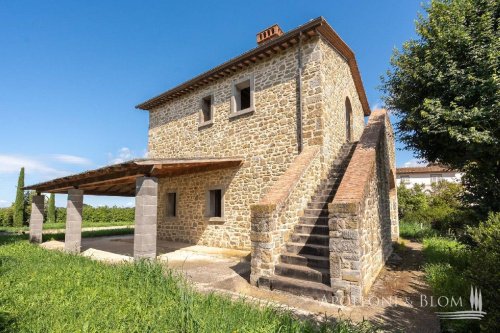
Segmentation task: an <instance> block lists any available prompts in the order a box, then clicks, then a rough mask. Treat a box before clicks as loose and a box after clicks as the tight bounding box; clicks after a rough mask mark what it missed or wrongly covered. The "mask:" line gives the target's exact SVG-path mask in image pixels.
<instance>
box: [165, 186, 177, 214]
mask: <svg viewBox="0 0 500 333" xmlns="http://www.w3.org/2000/svg"><path fill="white" fill-rule="evenodd" d="M176 216H177V193H175V192H170V193H167V217H176Z"/></svg>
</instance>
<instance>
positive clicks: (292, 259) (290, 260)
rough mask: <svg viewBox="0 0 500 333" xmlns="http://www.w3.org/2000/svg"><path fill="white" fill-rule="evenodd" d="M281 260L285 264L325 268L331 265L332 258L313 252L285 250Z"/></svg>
mask: <svg viewBox="0 0 500 333" xmlns="http://www.w3.org/2000/svg"><path fill="white" fill-rule="evenodd" d="M280 260H281V262H282V263H284V264H291V265H300V266H307V267H316V268H325V269H328V268H329V267H330V260H329V258H328V257H323V256H315V255H311V254H296V253H290V252H285V253H282V254H281V256H280Z"/></svg>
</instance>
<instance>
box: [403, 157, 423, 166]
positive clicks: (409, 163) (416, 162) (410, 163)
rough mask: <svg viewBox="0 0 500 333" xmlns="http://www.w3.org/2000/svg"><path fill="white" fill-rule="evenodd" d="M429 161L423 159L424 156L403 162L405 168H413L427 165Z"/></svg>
mask: <svg viewBox="0 0 500 333" xmlns="http://www.w3.org/2000/svg"><path fill="white" fill-rule="evenodd" d="M427 163H429V162H427V161H426V160H424V159H422V158H414V159H411V160H409V161H407V162H405V163H404V164H403V166H404V167H405V168H413V167H422V166H425V165H427Z"/></svg>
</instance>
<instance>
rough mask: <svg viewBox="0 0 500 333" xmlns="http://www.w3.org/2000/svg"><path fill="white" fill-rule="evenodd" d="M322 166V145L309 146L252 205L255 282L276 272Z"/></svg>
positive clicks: (317, 183)
mask: <svg viewBox="0 0 500 333" xmlns="http://www.w3.org/2000/svg"><path fill="white" fill-rule="evenodd" d="M320 170H321V155H320V147H319V146H308V147H305V148H304V150H303V151H302V153H301V154H299V155H298V156H297V158H296V159H295V160H294V161H293V162H292V164H291V165H290V167H289V168H288V169H287V170H286V172H285V173H284V174H283V175H282V176H281V177H280V178H279V180H278V181H277V182H276V183H275V184H274V185H273V186H272V188H271V189H270V191H269V192H268V193H267V195H266V196H265V197H264V198H262V200H261V201H260V202H259V203H258V204H254V205H251V207H250V209H251V231H250V240H251V242H252V247H251V251H252V262H251V268H252V272H251V276H250V282H251V283H252V284H254V285H255V284H257V281H258V279H259V278H260V277H261V276H270V275H272V274H273V273H274V266H275V264H277V263H278V260H279V256H280V254H281V251H282V247H283V246H284V245H285V243H286V242H287V241H288V239H289V237H290V235H291V233H292V231H293V228H294V226H295V225H296V224H297V223H298V222H299V218H300V216H301V212H302V211H303V210H304V209H305V208H306V206H307V203H308V201H309V199H310V197H311V196H312V195H313V194H314V191H315V190H316V188H317V186H318V185H319V183H320V180H321V179H320Z"/></svg>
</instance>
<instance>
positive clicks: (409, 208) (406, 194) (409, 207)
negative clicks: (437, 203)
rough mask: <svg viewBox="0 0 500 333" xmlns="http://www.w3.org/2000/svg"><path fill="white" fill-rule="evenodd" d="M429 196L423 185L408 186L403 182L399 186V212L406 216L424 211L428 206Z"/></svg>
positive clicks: (400, 215)
mask: <svg viewBox="0 0 500 333" xmlns="http://www.w3.org/2000/svg"><path fill="white" fill-rule="evenodd" d="M427 199H428V198H427V196H426V194H425V193H424V188H423V186H421V185H418V184H415V186H413V188H406V187H405V186H404V185H403V184H401V185H399V187H398V214H399V218H400V219H401V218H404V217H405V216H407V215H408V214H411V213H415V212H419V211H422V210H423V209H425V208H426V207H427V206H428V203H427Z"/></svg>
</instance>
